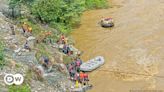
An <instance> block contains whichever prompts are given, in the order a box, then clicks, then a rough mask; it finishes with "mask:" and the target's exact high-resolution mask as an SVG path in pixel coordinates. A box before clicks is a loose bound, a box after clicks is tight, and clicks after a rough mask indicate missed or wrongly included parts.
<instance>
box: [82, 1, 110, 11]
mask: <svg viewBox="0 0 164 92" xmlns="http://www.w3.org/2000/svg"><path fill="white" fill-rule="evenodd" d="M85 5H86V7H87V8H88V9H94V8H96V9H99V8H107V7H108V3H107V0H86V2H85Z"/></svg>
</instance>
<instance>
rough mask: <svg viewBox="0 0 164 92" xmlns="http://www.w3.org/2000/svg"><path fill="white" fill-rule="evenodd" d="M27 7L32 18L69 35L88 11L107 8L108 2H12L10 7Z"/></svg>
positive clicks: (103, 0)
mask: <svg viewBox="0 0 164 92" xmlns="http://www.w3.org/2000/svg"><path fill="white" fill-rule="evenodd" d="M21 4H22V5H27V6H28V7H29V10H31V14H32V16H34V17H35V18H36V19H38V20H40V21H41V22H42V23H48V24H50V25H52V26H53V27H55V28H57V29H58V30H60V31H61V32H62V33H68V32H69V31H70V30H71V29H72V27H75V26H77V25H78V24H79V23H80V17H81V15H82V13H83V12H84V11H85V10H87V9H94V8H105V7H107V0H10V6H11V7H16V6H20V5H21Z"/></svg>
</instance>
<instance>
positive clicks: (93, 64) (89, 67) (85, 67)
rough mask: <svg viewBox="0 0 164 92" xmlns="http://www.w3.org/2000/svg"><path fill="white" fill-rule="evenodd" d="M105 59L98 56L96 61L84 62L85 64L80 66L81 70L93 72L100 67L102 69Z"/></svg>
mask: <svg viewBox="0 0 164 92" xmlns="http://www.w3.org/2000/svg"><path fill="white" fill-rule="evenodd" d="M104 62H105V61H104V57H102V56H97V57H95V58H94V59H91V60H89V61H87V62H84V63H83V64H81V66H80V70H82V71H88V72H89V71H92V70H94V69H96V68H98V67H100V66H101V65H103V64H104Z"/></svg>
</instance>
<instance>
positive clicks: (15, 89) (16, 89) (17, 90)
mask: <svg viewBox="0 0 164 92" xmlns="http://www.w3.org/2000/svg"><path fill="white" fill-rule="evenodd" d="M8 92H31V90H30V87H29V86H28V85H27V84H23V85H20V86H16V85H11V86H9V89H8Z"/></svg>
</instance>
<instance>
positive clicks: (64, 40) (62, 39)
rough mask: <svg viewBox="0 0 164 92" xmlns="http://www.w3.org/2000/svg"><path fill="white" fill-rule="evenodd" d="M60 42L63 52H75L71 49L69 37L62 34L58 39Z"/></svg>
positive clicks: (67, 53)
mask: <svg viewBox="0 0 164 92" xmlns="http://www.w3.org/2000/svg"><path fill="white" fill-rule="evenodd" d="M57 43H58V44H61V47H60V49H61V50H62V52H63V53H64V54H66V55H68V56H70V55H72V54H73V50H72V49H71V47H70V45H69V44H68V39H67V38H66V37H65V36H64V34H62V35H61V36H60V38H59V40H58V41H57Z"/></svg>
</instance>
